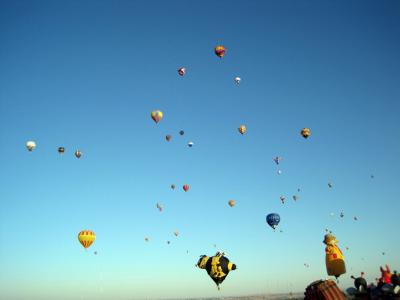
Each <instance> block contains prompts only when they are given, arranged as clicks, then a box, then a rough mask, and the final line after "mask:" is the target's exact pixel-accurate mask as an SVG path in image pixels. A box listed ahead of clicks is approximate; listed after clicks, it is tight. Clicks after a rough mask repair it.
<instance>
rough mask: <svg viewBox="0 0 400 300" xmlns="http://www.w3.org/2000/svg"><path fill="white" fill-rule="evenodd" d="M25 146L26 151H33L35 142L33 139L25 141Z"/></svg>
mask: <svg viewBox="0 0 400 300" xmlns="http://www.w3.org/2000/svg"><path fill="white" fill-rule="evenodd" d="M25 146H26V148H27V149H28V151H33V150H35V148H36V143H35V142H34V141H27V142H26V145H25Z"/></svg>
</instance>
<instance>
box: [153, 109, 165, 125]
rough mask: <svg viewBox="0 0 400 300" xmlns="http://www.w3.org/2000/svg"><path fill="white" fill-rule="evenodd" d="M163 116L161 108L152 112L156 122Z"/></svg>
mask: <svg viewBox="0 0 400 300" xmlns="http://www.w3.org/2000/svg"><path fill="white" fill-rule="evenodd" d="M162 117H163V113H162V111H160V110H155V111H152V112H151V118H152V119H153V121H154V122H156V123H158V122H160V121H161V119H162Z"/></svg>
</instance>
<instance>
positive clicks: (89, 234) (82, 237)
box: [78, 230, 96, 249]
mask: <svg viewBox="0 0 400 300" xmlns="http://www.w3.org/2000/svg"><path fill="white" fill-rule="evenodd" d="M95 239H96V234H95V233H94V232H93V231H91V230H82V231H81V232H79V234H78V240H79V243H81V244H82V246H83V248H85V249H87V248H89V247H90V246H91V245H92V244H93V242H94V240H95Z"/></svg>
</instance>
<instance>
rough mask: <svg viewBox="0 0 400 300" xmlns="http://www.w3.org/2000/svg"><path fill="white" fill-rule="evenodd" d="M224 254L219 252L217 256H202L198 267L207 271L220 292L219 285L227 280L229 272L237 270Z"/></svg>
mask: <svg viewBox="0 0 400 300" xmlns="http://www.w3.org/2000/svg"><path fill="white" fill-rule="evenodd" d="M224 255H225V254H224V253H220V252H217V253H216V254H215V256H212V257H208V256H206V255H201V256H200V259H199V260H198V262H197V264H196V267H198V268H200V269H205V270H206V271H207V273H208V276H210V277H211V279H212V280H213V281H214V282H215V284H216V285H217V288H218V290H219V289H220V288H219V285H220V284H221V283H222V282H223V281H224V280H225V278H226V277H227V276H228V274H229V272H230V271H232V270H236V265H235V264H233V263H231V262H230V261H229V259H228V258H227V257H225V256H224Z"/></svg>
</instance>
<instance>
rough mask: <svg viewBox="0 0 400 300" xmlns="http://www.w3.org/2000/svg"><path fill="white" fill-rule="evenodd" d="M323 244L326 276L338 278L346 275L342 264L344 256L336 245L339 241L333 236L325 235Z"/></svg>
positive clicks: (344, 266)
mask: <svg viewBox="0 0 400 300" xmlns="http://www.w3.org/2000/svg"><path fill="white" fill-rule="evenodd" d="M323 243H324V244H325V245H326V247H325V254H326V255H325V263H326V271H327V273H328V275H330V276H335V277H336V278H338V277H339V276H340V275H342V274H344V273H346V265H345V263H344V256H343V253H342V251H341V250H340V249H339V247H338V246H337V244H338V243H339V241H338V240H337V239H336V237H335V236H334V235H333V234H330V233H328V234H325V237H324V240H323Z"/></svg>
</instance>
